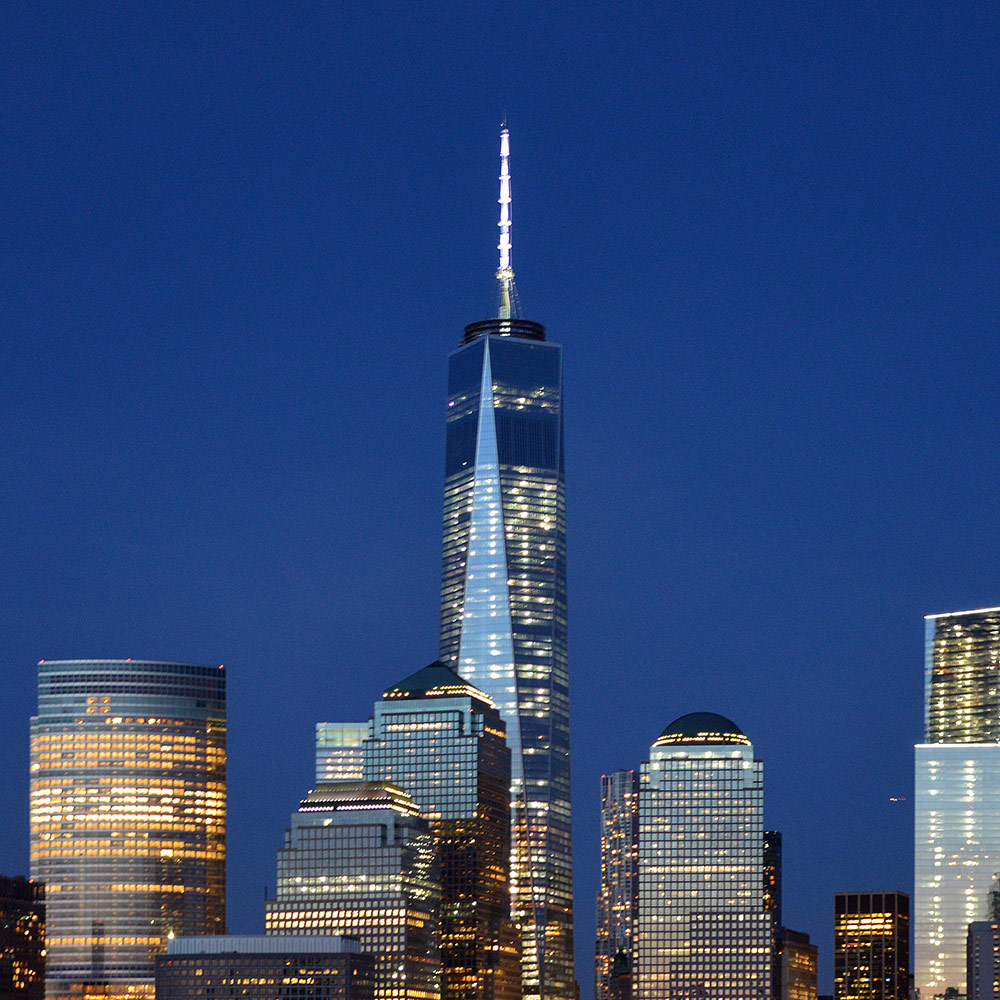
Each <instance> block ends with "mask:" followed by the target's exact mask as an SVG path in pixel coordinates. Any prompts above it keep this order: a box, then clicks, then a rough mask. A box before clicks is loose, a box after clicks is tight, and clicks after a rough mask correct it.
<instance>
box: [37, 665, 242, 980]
mask: <svg viewBox="0 0 1000 1000" xmlns="http://www.w3.org/2000/svg"><path fill="white" fill-rule="evenodd" d="M31 872H32V877H33V878H36V879H41V880H43V881H44V882H45V885H46V896H47V910H48V913H47V942H46V945H47V948H48V954H47V957H46V983H45V986H46V996H47V997H49V998H57V997H58V998H62V997H76V998H79V997H86V996H94V997H121V998H135V997H152V996H153V983H154V964H155V959H156V956H157V955H158V954H160V953H162V952H163V951H165V950H166V944H167V940H168V939H169V938H172V937H174V936H175V935H178V936H179V935H182V934H186V935H194V934H221V933H223V932H224V931H225V914H226V897H225V892H226V675H225V670H224V669H223V668H222V667H221V666H196V665H193V664H186V663H156V662H149V661H143V660H55V661H53V660H42V661H41V662H40V663H39V665H38V715H37V716H35V717H34V718H33V719H32V720H31Z"/></svg>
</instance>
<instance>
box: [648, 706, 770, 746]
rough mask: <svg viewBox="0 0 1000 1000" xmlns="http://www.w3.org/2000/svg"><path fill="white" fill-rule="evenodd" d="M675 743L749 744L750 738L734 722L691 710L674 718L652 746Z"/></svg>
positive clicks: (708, 713) (720, 716)
mask: <svg viewBox="0 0 1000 1000" xmlns="http://www.w3.org/2000/svg"><path fill="white" fill-rule="evenodd" d="M677 743H702V744H704V743H735V744H738V745H741V746H750V740H749V739H748V738H747V736H746V734H745V733H744V732H743V730H742V729H740V727H739V726H737V725H736V723H735V722H733V721H732V720H730V719H727V718H726V717H725V716H724V715H716V714H715V713H714V712H691V713H689V714H688V715H682V716H681V717H680V718H679V719H674V721H673V722H671V723H670V725H669V726H667V728H666V729H664V730H663V732H662V733H660V736H659V738H658V739H657V741H656V742H655V743H654V744H653V746H656V747H662V746H670V745H673V744H677Z"/></svg>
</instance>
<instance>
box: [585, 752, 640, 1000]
mask: <svg viewBox="0 0 1000 1000" xmlns="http://www.w3.org/2000/svg"><path fill="white" fill-rule="evenodd" d="M638 893H639V775H638V773H637V772H636V771H617V772H615V773H614V774H603V775H601V887H600V889H599V890H598V893H597V937H596V941H595V944H594V995H595V997H596V998H597V1000H609V998H610V996H611V972H612V966H613V964H614V961H615V957H616V956H618V955H619V953H620V954H621V957H622V959H623V960H624V961H625V962H627V964H628V967H629V969H631V964H632V946H633V935H634V933H635V921H636V912H637V908H638ZM621 964H622V963H621V961H619V967H621Z"/></svg>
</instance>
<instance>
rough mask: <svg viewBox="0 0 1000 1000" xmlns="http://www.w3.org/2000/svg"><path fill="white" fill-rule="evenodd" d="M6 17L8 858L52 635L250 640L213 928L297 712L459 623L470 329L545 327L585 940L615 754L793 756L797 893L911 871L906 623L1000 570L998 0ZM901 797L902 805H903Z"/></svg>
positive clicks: (421, 651)
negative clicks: (510, 230)
mask: <svg viewBox="0 0 1000 1000" xmlns="http://www.w3.org/2000/svg"><path fill="white" fill-rule="evenodd" d="M944 6H945V5H938V4H928V3H917V4H914V3H912V2H907V3H903V2H884V3H879V4H861V3H843V2H838V3H818V4H808V5H803V4H801V3H772V4H767V5H762V4H761V5H742V7H741V8H740V9H733V8H732V7H729V6H727V5H721V4H719V5H714V4H712V5H710V4H646V3H642V4H638V3H628V2H626V3H622V4H618V5H616V6H614V7H606V6H598V5H589V6H588V5H570V4H544V5H543V4H528V3H510V2H508V3H503V4H484V3H475V4H466V3H454V4H427V5H418V4H400V3H390V4H387V5H383V7H382V9H380V10H376V9H375V6H374V5H371V4H355V3H343V4H320V3H315V4H294V3H288V4H204V3H186V4H185V3H182V4H171V5H151V9H144V8H141V7H140V6H139V5H125V4H109V3H95V4H91V5H86V6H83V5H80V6H76V5H67V4H51V5H48V4H35V3H25V2H14V3H8V4H5V5H3V7H2V9H0V56H2V64H3V66H4V72H3V74H2V78H0V109H2V110H0V122H2V136H3V141H2V143H0V164H2V167H0V171H2V179H3V185H2V186H3V198H2V201H0V292H2V333H3V359H4V389H3V394H2V417H3V427H4V433H3V435H2V438H0V468H2V473H3V475H2V479H0V483H2V493H0V503H2V508H0V514H2V518H3V526H4V530H3V536H2V537H3V549H2V552H0V557H2V565H3V573H2V591H0V609H2V622H0V657H2V659H0V662H2V664H3V669H4V671H5V675H4V676H5V677H6V679H7V683H6V685H5V688H4V697H3V698H2V699H0V713H2V715H0V726H2V729H3V731H4V732H6V733H7V734H8V736H7V743H6V746H7V758H6V763H5V766H4V767H3V769H2V775H0V870H2V871H4V872H9V873H17V872H23V871H25V870H26V869H27V865H28V858H27V842H28V835H27V769H28V717H29V716H30V715H31V714H32V712H33V711H34V708H35V670H34V664H35V663H36V662H37V660H38V659H40V658H43V657H44V658H68V657H105V656H106V657H126V656H132V657H149V658H158V659H179V660H191V661H196V662H210V663H225V664H226V665H227V668H228V677H229V696H230V700H229V718H230V732H231V737H230V820H231V835H230V847H229V877H230V897H229V899H230V917H229V922H230V927H231V929H233V930H234V931H247V932H249V931H254V930H258V929H260V927H261V926H262V919H263V917H262V912H263V908H262V898H263V893H264V887H265V886H270V887H271V888H272V889H273V886H274V879H275V874H274V869H275V854H276V851H277V849H278V847H279V846H280V844H281V842H282V837H283V831H284V828H285V824H286V822H287V818H288V815H289V813H290V812H291V811H293V810H294V808H295V807H296V804H297V801H298V799H299V797H300V796H301V795H303V794H304V793H305V792H306V791H307V790H308V788H309V787H310V784H311V779H312V740H313V724H314V723H315V722H316V721H319V720H328V719H329V720H337V719H363V718H367V716H368V714H369V713H370V710H371V706H372V703H373V701H374V700H375V699H376V698H377V697H378V696H379V694H380V692H381V691H382V690H383V689H384V688H385V687H386V686H388V685H389V684H390V683H392V682H394V681H396V680H398V679H399V678H401V677H403V676H405V675H406V674H408V673H410V672H412V671H413V670H415V669H417V668H419V667H421V666H423V665H424V664H425V663H427V662H429V661H430V660H432V659H434V658H435V656H436V654H437V620H438V610H437V603H438V582H439V580H438V577H439V563H440V517H441V504H442V479H443V464H444V462H443V453H444V401H445V368H446V356H447V353H448V352H449V351H450V350H451V349H453V347H455V346H456V345H457V343H458V341H459V338H460V336H461V332H462V327H463V326H464V324H466V323H468V322H471V321H474V320H477V319H481V318H485V316H486V315H487V314H488V312H489V309H490V306H491V304H492V301H493V271H494V269H495V266H496V264H495V250H494V247H495V243H496V224H495V211H496V175H497V172H498V164H497V127H498V124H499V122H500V120H501V118H502V117H503V115H504V113H506V114H507V116H508V119H509V122H510V126H511V131H512V151H513V152H512V168H513V192H514V212H513V215H514V267H515V270H516V272H517V276H518V288H519V290H520V294H521V300H522V303H523V305H524V311H525V313H526V315H527V317H528V318H530V319H535V320H538V321H539V322H542V323H545V324H546V326H547V328H548V333H549V337H550V338H551V339H552V340H555V341H558V342H560V343H562V344H564V345H565V363H566V373H565V377H566V440H567V493H568V532H569V559H570V630H571V631H570V641H571V677H572V681H571V684H572V687H571V690H572V713H573V714H572V726H573V743H574V753H573V776H574V809H575V815H574V820H575V831H576V834H575V851H576V878H577V900H576V905H577V916H578V925H577V926H578V940H577V953H578V958H579V961H578V975H579V977H580V981H581V986H582V990H583V996H584V997H588V996H589V995H590V991H591V988H592V975H591V958H590V956H591V953H592V948H593V924H594V893H595V891H596V885H597V879H598V845H597V826H598V807H599V797H600V781H599V777H600V774H601V773H602V771H609V770H615V769H618V768H621V767H633V766H638V764H639V762H640V761H641V760H642V759H643V756H644V754H645V753H646V751H647V750H648V747H649V744H650V743H651V742H652V740H653V739H654V738H655V737H656V736H657V734H658V733H659V732H660V731H661V730H662V729H663V728H664V726H665V725H666V724H667V723H669V722H670V721H671V720H672V719H674V718H675V717H676V716H678V715H681V714H683V713H686V712H690V711H695V710H709V711H716V712H721V713H722V714H724V715H727V716H729V717H731V718H733V719H734V720H735V721H736V722H737V723H739V724H740V725H741V726H742V727H743V728H744V729H745V730H746V731H747V733H748V734H749V735H750V736H751V738H752V739H753V741H754V745H755V747H756V749H757V751H758V753H759V755H760V757H761V758H762V759H763V761H764V767H765V790H766V792H765V801H766V822H767V825H768V826H769V827H772V828H777V829H780V830H781V831H782V832H783V834H784V845H785V916H786V923H787V924H788V925H789V926H791V927H794V928H796V929H798V930H802V931H805V932H807V933H809V934H811V935H813V940H814V941H815V942H816V943H817V944H818V945H819V947H820V955H821V978H820V986H821V991H827V992H828V991H829V990H830V975H831V972H830V969H831V961H830V956H831V948H832V940H831V935H832V929H831V925H832V920H831V910H832V894H833V893H834V891H836V890H844V889H857V888H861V889H867V888H902V889H906V890H910V889H911V887H912V810H911V804H912V803H911V799H912V794H911V786H912V745H913V743H914V742H915V741H917V740H918V739H919V738H920V735H921V724H922V686H923V679H922V668H923V654H922V641H923V622H922V620H921V619H922V616H923V615H924V614H926V613H930V612H939V611H949V610H956V609H962V608H971V607H978V606H983V605H996V604H998V603H1000V579H998V576H1000V574H998V570H997V559H996V554H997V550H998V542H1000V523H998V518H997V496H998V487H1000V475H998V464H997V458H998V452H1000V428H998V420H997V415H998V392H997V370H998V362H1000V347H998V339H997V317H998V314H1000V308H998V307H1000V294H998V281H997V265H998V259H1000V255H998V251H1000V240H998V234H1000V231H998V209H1000V185H998V177H997V173H998V172H997V150H998V148H1000V127H998V116H997V107H998V97H1000V93H998V90H1000V83H998V81H1000V77H998V75H997V72H996V64H997V63H996V54H997V51H998V43H1000V9H998V7H997V5H996V4H995V3H992V2H991V3H969V4H964V5H962V7H961V9H960V10H950V9H943V8H944ZM894 796H907V801H906V802H902V803H891V802H890V797H894Z"/></svg>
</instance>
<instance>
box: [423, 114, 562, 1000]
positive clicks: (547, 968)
mask: <svg viewBox="0 0 1000 1000" xmlns="http://www.w3.org/2000/svg"><path fill="white" fill-rule="evenodd" d="M509 143H510V137H509V133H508V131H507V128H506V126H505V127H504V128H503V130H502V132H501V133H500V150H501V159H500V162H501V169H500V222H499V226H500V241H499V247H498V249H499V251H500V266H499V268H498V270H497V273H496V279H497V309H496V316H495V317H494V318H493V319H488V320H484V321H481V322H478V323H472V324H471V325H469V326H467V327H466V328H465V336H464V337H463V339H462V343H461V345H460V346H459V348H458V349H457V350H456V351H455V352H454V353H453V354H452V355H451V356H450V358H449V363H448V414H447V451H446V462H445V466H446V467H445V492H444V533H443V534H444V541H443V559H442V584H441V659H442V660H443V661H444V662H445V663H448V664H451V665H452V666H454V667H455V669H456V670H457V671H458V673H459V674H461V676H463V677H464V678H466V679H467V680H468V681H469V682H470V683H472V684H474V685H475V686H476V687H477V688H479V689H480V690H482V691H484V692H486V693H487V694H488V695H489V696H490V697H491V698H492V700H493V702H494V703H495V704H496V706H497V708H499V710H500V713H501V715H502V717H503V720H504V723H505V724H506V726H507V741H508V744H509V745H510V748H511V828H512V857H511V896H512V900H513V908H514V916H515V919H516V920H517V922H518V925H519V926H520V930H521V938H522V974H523V979H522V982H523V995H524V997H525V998H545V1000H549V998H567V1000H568V998H572V997H573V995H574V977H573V879H572V850H571V844H570V770H569V671H568V662H567V646H566V526H565V499H564V486H563V448H562V349H561V347H560V346H559V345H558V344H553V343H550V342H548V341H546V340H545V328H544V327H543V326H541V325H540V324H538V323H533V322H531V321H530V320H525V319H521V318H520V317H519V315H518V313H519V305H518V297H517V292H516V289H515V287H514V272H513V270H512V268H511V229H510V225H511V212H510V170H509V149H510V147H509Z"/></svg>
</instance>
